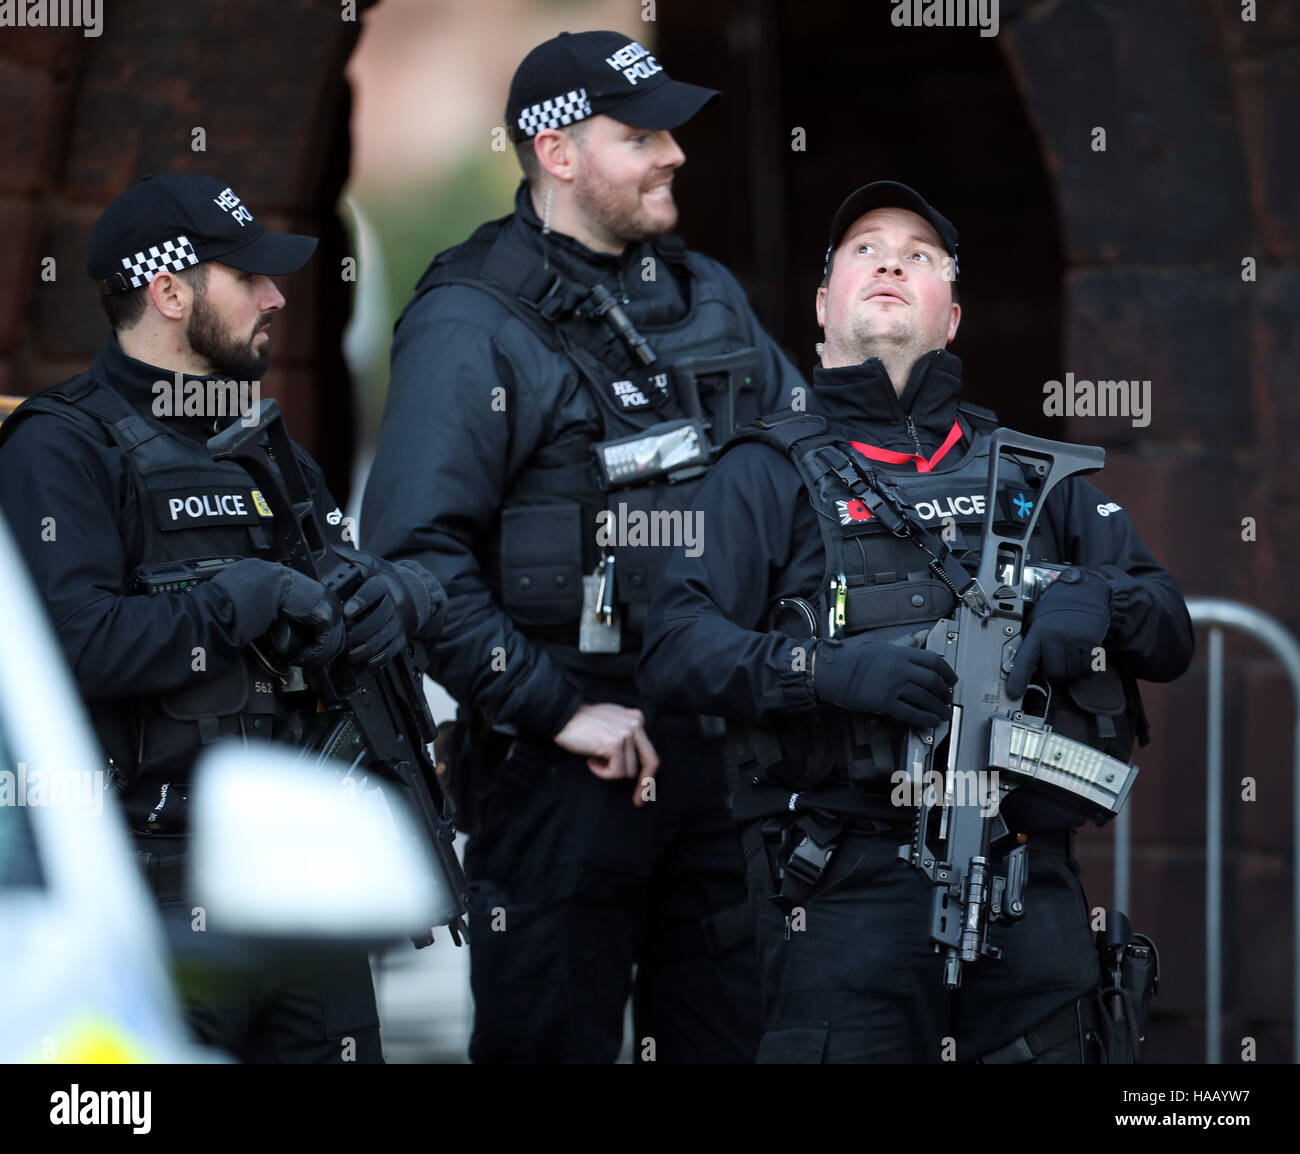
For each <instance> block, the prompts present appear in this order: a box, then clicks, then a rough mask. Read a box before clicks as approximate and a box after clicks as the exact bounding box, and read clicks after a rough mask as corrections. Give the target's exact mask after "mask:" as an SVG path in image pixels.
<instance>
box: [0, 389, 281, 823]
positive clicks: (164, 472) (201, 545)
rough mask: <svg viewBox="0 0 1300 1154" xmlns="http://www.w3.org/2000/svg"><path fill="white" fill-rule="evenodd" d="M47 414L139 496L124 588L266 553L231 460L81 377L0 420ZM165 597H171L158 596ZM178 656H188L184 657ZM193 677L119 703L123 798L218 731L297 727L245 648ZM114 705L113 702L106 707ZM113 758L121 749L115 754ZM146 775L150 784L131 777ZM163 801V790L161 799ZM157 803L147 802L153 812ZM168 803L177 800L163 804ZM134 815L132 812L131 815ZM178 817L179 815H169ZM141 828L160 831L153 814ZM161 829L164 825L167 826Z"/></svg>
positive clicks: (265, 536) (261, 512) (267, 541)
mask: <svg viewBox="0 0 1300 1154" xmlns="http://www.w3.org/2000/svg"><path fill="white" fill-rule="evenodd" d="M35 413H48V414H52V415H55V416H58V417H59V418H60V419H62V420H70V421H72V422H73V423H75V424H77V425H78V426H80V427H81V428H82V429H84V430H85V431H86V432H88V433H90V434H91V435H92V436H94V437H96V438H97V439H98V440H100V441H102V442H103V443H105V444H111V445H116V446H117V447H118V448H119V449H121V450H122V452H123V453H124V454H125V455H126V459H127V461H128V463H129V467H130V469H131V472H132V475H133V478H134V481H135V486H136V492H137V494H138V497H139V500H140V506H141V509H140V512H141V526H142V530H143V534H144V552H143V555H142V556H141V557H140V558H139V561H138V565H137V568H136V570H135V571H134V573H129V574H124V579H125V582H126V586H127V588H128V590H129V591H131V592H132V593H141V592H143V588H142V586H141V577H142V576H143V575H144V574H145V572H146V571H147V570H148V569H149V568H150V567H152V566H157V565H160V564H162V563H165V562H176V561H192V560H197V559H200V558H213V557H221V558H229V559H232V560H233V559H239V558H243V557H262V558H264V559H267V560H274V555H273V549H272V537H271V532H270V528H269V523H270V522H271V521H272V514H271V509H270V507H269V505H267V503H266V501H265V500H264V498H263V496H262V494H261V493H260V492H258V491H257V490H256V489H255V488H254V487H253V483H252V479H251V478H250V477H249V476H248V474H247V473H246V472H245V471H244V470H243V469H242V468H240V467H239V466H238V465H236V464H234V463H233V462H229V461H214V460H213V459H212V458H211V457H210V456H209V455H208V453H207V452H206V450H205V449H204V447H203V446H201V445H196V444H193V443H191V442H189V441H187V440H184V439H183V438H181V437H179V436H176V435H175V434H174V433H171V432H169V431H168V430H167V428H166V427H165V426H164V425H163V424H162V423H160V422H158V421H155V420H153V419H152V418H150V417H148V416H145V415H144V414H142V413H140V412H138V411H137V410H136V409H135V408H133V407H132V406H131V405H130V404H129V403H128V402H127V401H126V400H125V399H124V398H123V397H122V396H121V395H120V394H118V393H117V392H116V391H115V390H114V389H111V388H108V387H106V386H104V385H101V384H99V383H98V382H97V381H95V380H94V378H92V377H91V376H90V375H89V374H82V375H81V376H78V377H74V378H73V379H72V380H70V381H67V382H65V383H64V384H62V385H60V386H58V387H57V388H56V389H51V390H47V391H46V392H44V393H42V394H41V395H40V396H39V397H35V398H33V399H32V400H29V401H27V402H25V403H24V404H23V405H22V406H20V407H19V408H18V409H17V410H15V412H14V415H13V416H11V417H10V418H9V419H8V420H7V421H6V422H5V425H4V433H5V434H10V433H12V432H13V430H14V428H15V427H16V426H17V424H18V423H19V422H20V421H21V420H22V418H23V417H24V416H27V415H31V414H35ZM163 595H164V596H174V595H176V594H163ZM182 595H183V594H182ZM186 656H187V660H188V655H186ZM193 681H194V684H192V685H190V686H187V687H185V688H183V689H178V690H174V691H172V692H170V693H166V694H162V695H159V696H155V697H150V698H134V699H132V698H130V697H129V695H127V696H126V697H125V698H124V699H123V701H122V702H121V703H120V704H121V705H123V706H126V707H128V708H134V710H135V713H136V717H135V731H136V742H137V744H136V749H135V750H134V751H133V754H132V755H130V756H127V757H126V763H125V764H120V765H119V766H118V769H119V770H120V772H121V773H122V775H123V777H124V778H125V780H126V785H127V788H126V793H127V798H126V801H127V808H128V810H134V809H136V808H138V807H136V806H133V805H132V804H131V802H132V795H134V794H136V793H140V794H141V800H146V795H147V800H149V802H150V803H152V801H153V800H158V798H157V795H155V794H154V793H152V792H150V790H152V789H154V788H157V787H158V786H159V785H160V783H162V782H168V783H171V784H172V785H173V786H174V785H175V783H177V782H184V781H186V780H187V779H188V773H189V768H190V764H191V762H192V761H193V759H194V757H195V755H196V754H197V752H198V750H199V748H200V747H201V746H203V745H207V744H209V743H211V742H214V741H216V740H218V739H219V738H222V737H232V736H235V737H241V736H250V737H257V738H269V737H272V736H275V737H281V738H284V739H286V740H290V741H292V740H294V739H295V732H296V731H300V729H301V720H300V717H299V715H298V713H297V712H296V711H295V710H294V709H293V708H292V707H291V706H290V704H289V702H288V700H287V699H286V697H285V695H284V694H283V693H282V692H281V687H280V685H279V683H278V682H277V680H276V678H275V677H273V675H272V674H270V673H269V672H268V671H267V670H266V669H264V668H263V667H262V666H261V665H260V664H258V662H257V661H256V659H255V657H254V656H253V654H252V653H251V652H250V651H249V650H248V649H245V650H244V651H243V660H242V661H240V662H237V663H235V664H234V665H232V666H231V667H230V668H228V669H226V670H225V671H223V672H221V673H211V674H209V673H203V674H196V676H195V677H194V679H193ZM118 704H119V703H117V702H115V703H114V705H115V706H116V705H118ZM117 752H118V753H119V755H124V754H126V752H127V751H117ZM145 779H151V780H152V782H153V783H154V784H153V786H151V787H150V790H144V789H139V790H137V788H136V783H137V782H141V781H143V780H145ZM165 801H166V795H164V796H163V799H162V802H165ZM162 802H160V804H159V805H158V806H156V807H155V809H162V808H163V804H162ZM171 808H172V809H173V810H176V809H177V808H179V807H175V806H173V807H171ZM132 816H133V817H136V818H138V817H140V816H141V815H140V814H135V813H133V814H132ZM177 820H182V819H181V818H180V815H179V814H178V815H177ZM146 821H153V824H152V825H146V826H145V827H144V828H148V829H153V828H161V827H162V826H163V824H165V823H163V822H160V821H157V820H156V818H146ZM166 824H168V826H169V829H170V823H166Z"/></svg>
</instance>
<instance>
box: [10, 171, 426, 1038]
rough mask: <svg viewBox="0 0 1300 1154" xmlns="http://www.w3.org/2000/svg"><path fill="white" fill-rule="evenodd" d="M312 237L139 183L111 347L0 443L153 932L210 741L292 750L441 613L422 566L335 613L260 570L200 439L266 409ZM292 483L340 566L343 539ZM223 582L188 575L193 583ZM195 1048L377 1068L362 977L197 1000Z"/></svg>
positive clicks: (276, 569) (300, 979)
mask: <svg viewBox="0 0 1300 1154" xmlns="http://www.w3.org/2000/svg"><path fill="white" fill-rule="evenodd" d="M315 247H316V240H315V238H313V237H305V236H293V235H288V234H281V233H272V232H267V231H265V230H264V229H263V228H262V226H261V225H260V224H259V223H258V222H257V221H256V219H255V218H254V217H253V215H252V213H251V212H250V210H249V209H248V207H247V206H246V205H244V204H243V203H242V201H241V200H240V198H239V197H238V196H237V195H236V194H235V193H234V192H233V190H232V189H231V188H230V187H229V186H228V185H227V184H225V183H224V182H223V181H220V180H217V179H214V178H212V177H210V176H201V175H192V174H186V175H165V176H155V177H146V178H145V179H144V180H142V181H140V182H139V183H138V184H136V185H135V186H133V187H132V188H130V189H128V190H127V191H126V192H124V193H122V195H121V196H119V197H118V198H117V199H116V200H114V201H113V203H112V204H111V205H109V207H108V208H107V209H106V210H105V212H104V214H103V215H102V216H101V217H100V219H99V221H98V222H97V223H96V225H95V227H94V229H93V231H92V233H91V238H90V244H89V250H88V254H87V264H88V268H89V271H90V275H91V277H92V278H93V279H94V280H95V282H96V283H97V285H98V286H99V288H100V291H101V293H102V294H103V302H104V309H105V312H106V313H107V315H108V319H109V321H110V323H111V324H112V326H113V334H112V336H111V337H110V338H109V339H108V341H107V342H106V343H105V344H104V346H103V348H102V349H101V350H100V351H99V354H98V356H97V357H96V358H95V361H94V364H93V365H92V366H91V368H90V370H89V371H88V372H86V373H83V374H81V375H80V376H77V377H74V378H72V379H71V380H69V381H65V382H63V383H62V384H60V385H56V386H54V387H53V388H51V389H47V390H45V391H44V392H43V393H41V394H39V395H38V396H36V397H34V398H32V399H30V400H28V401H27V402H25V403H24V404H23V405H21V406H20V407H19V408H18V409H17V410H15V412H14V413H13V415H11V416H10V417H9V419H8V420H7V421H6V422H5V423H4V425H3V426H2V427H0V446H2V449H0V505H3V508H4V512H5V515H6V517H7V518H8V521H9V525H10V529H11V530H12V532H13V535H14V539H15V541H16V542H17V544H18V547H19V549H20V550H21V551H22V553H23V555H24V557H25V559H26V561H27V563H28V565H29V567H30V569H31V572H32V575H33V577H34V579H35V582H36V586H37V588H38V589H39V590H40V593H41V595H42V597H43V598H44V601H45V604H46V607H47V609H48V610H49V616H50V620H51V622H52V623H53V625H54V629H55V632H56V634H57V636H58V639H59V642H60V644H61V646H62V648H63V652H64V653H65V655H66V656H67V659H68V662H69V664H70V665H71V667H72V670H73V673H74V675H75V677H76V679H77V683H78V685H79V686H80V689H81V692H82V694H83V695H84V696H85V698H86V701H87V704H88V706H89V709H90V713H91V717H92V720H93V722H94V725H95V728H96V730H97V732H98V735H99V738H100V741H101V742H102V744H103V746H104V750H105V752H106V754H107V755H108V756H109V757H110V758H111V759H112V765H113V767H114V776H115V778H116V780H117V783H118V786H119V792H120V795H121V801H122V804H123V806H124V808H125V811H126V815H127V818H128V821H129V823H130V826H131V831H132V834H133V835H134V838H135V841H136V845H137V848H138V850H139V852H140V854H141V858H142V862H143V864H144V867H145V872H146V876H147V878H148V880H149V883H150V885H151V887H152V889H153V890H154V893H155V895H156V897H157V898H158V900H159V902H160V904H161V905H162V907H163V912H164V914H165V915H166V916H170V917H176V918H183V919H186V920H188V919H189V917H190V911H191V908H192V906H193V902H192V901H191V900H189V895H188V894H187V893H186V892H185V891H184V884H183V874H184V860H185V854H186V844H187V822H186V803H187V800H188V796H189V774H190V768H191V765H192V763H193V761H194V759H195V757H196V756H197V754H198V753H199V751H200V750H201V748H202V747H203V746H205V745H207V744H210V743H212V742H215V741H217V740H218V739H222V738H236V739H240V740H244V741H250V740H252V741H255V740H277V741H284V742H290V743H298V742H299V741H300V740H301V739H302V736H303V729H304V721H305V718H307V717H308V716H310V715H311V714H312V713H314V711H315V707H316V699H315V697H314V695H313V694H312V693H311V692H310V691H309V690H308V689H307V688H306V685H305V681H304V679H303V676H302V671H303V670H304V669H312V668H318V667H322V666H324V665H326V664H328V663H330V662H331V661H333V660H334V659H336V658H337V657H339V655H340V654H341V653H344V652H346V654H347V655H348V658H349V659H350V660H351V661H353V662H356V663H367V662H368V663H371V664H374V665H382V664H384V663H385V662H386V661H388V660H389V659H390V658H391V657H392V656H393V655H394V654H395V653H396V652H398V650H400V649H401V648H402V647H404V646H405V645H406V638H407V635H409V636H410V637H412V638H416V639H419V640H422V641H423V640H430V639H432V637H434V636H435V635H436V632H437V629H438V627H439V626H440V623H441V610H442V600H443V599H442V592H441V589H440V587H439V586H438V583H437V581H436V580H434V578H433V577H432V576H431V575H430V574H429V573H427V572H426V571H424V570H421V569H420V568H419V567H418V566H417V565H415V564H414V563H410V562H407V563H404V564H402V565H399V566H394V565H391V564H389V563H388V562H386V561H383V560H382V559H380V558H378V557H366V556H364V555H361V554H357V553H355V552H354V553H352V554H351V556H353V557H355V558H356V559H357V560H358V563H359V564H362V565H363V566H364V567H365V569H366V571H367V572H368V574H369V576H368V577H367V579H366V580H365V582H364V583H363V584H362V585H361V586H360V587H359V588H358V590H357V592H356V594H355V595H354V596H353V597H352V598H350V599H349V601H348V603H347V604H346V605H343V606H340V605H339V604H338V602H337V600H336V599H335V598H334V596H333V594H332V593H329V592H327V590H326V589H325V588H324V586H322V585H321V584H319V583H318V582H317V581H315V580H313V579H312V578H310V577H307V576H304V575H303V574H300V573H298V572H296V571H294V570H293V569H291V568H289V567H287V566H286V565H283V564H280V563H279V562H278V561H277V560H275V559H274V550H273V541H272V535H271V533H270V531H269V530H270V524H271V523H272V522H273V517H272V513H271V510H270V507H269V505H268V504H267V501H266V498H265V496H264V495H263V494H262V493H261V492H260V491H258V490H257V489H255V488H254V486H253V483H252V479H251V478H250V477H249V475H248V474H247V473H246V472H245V471H244V470H243V469H242V468H241V467H240V466H239V465H237V464H235V463H234V462H231V461H216V460H214V459H213V458H212V456H211V455H210V454H209V452H208V450H207V439H208V438H209V437H211V436H212V435H213V434H214V433H215V432H217V431H220V430H221V429H223V428H225V427H226V426H227V425H228V424H229V423H230V422H232V421H236V420H240V419H241V418H242V415H243V414H244V413H245V412H246V411H248V410H250V409H251V407H252V405H253V404H254V403H255V402H256V401H257V400H258V399H259V395H260V384H259V378H260V376H261V374H262V372H263V370H264V369H265V368H266V365H267V362H268V359H269V357H270V350H271V341H272V337H271V333H272V331H273V329H274V327H275V325H276V318H277V314H278V313H279V311H280V310H281V309H282V308H283V307H284V304H285V298H284V296H283V295H282V294H281V292H280V290H279V289H278V288H277V287H276V285H275V283H274V282H273V281H272V279H271V278H272V277H273V276H280V275H283V274H287V273H291V272H294V271H295V270H297V269H299V268H301V267H302V265H303V264H305V263H306V261H307V260H308V259H309V258H310V256H311V254H312V252H313V251H314V249H315ZM294 449H295V452H296V454H297V456H298V460H299V463H300V464H301V466H302V469H303V472H304V474H305V476H306V478H307V481H308V484H309V486H310V488H311V490H312V493H313V496H314V502H315V506H316V510H317V513H318V516H319V520H320V523H321V525H322V526H325V528H326V529H327V531H328V533H329V534H330V535H331V543H332V544H334V545H335V546H337V547H338V548H340V549H341V550H347V548H348V546H347V545H346V544H345V542H344V539H343V537H342V521H343V518H342V515H341V513H340V512H339V510H338V508H337V506H336V504H335V502H334V501H333V499H332V498H331V497H330V496H329V493H328V492H327V491H326V488H325V484H324V480H323V478H322V476H321V472H320V469H319V468H318V467H317V466H316V464H315V462H313V461H312V460H311V458H310V457H309V456H308V455H307V453H306V452H304V451H303V450H302V449H300V448H298V447H297V446H295V447H294ZM200 560H202V561H211V562H215V563H213V564H208V565H204V566H198V567H195V565H194V562H197V561H200ZM187 997H188V999H189V1004H188V1005H187V1006H186V1016H187V1022H188V1025H189V1028H190V1030H191V1031H192V1033H193V1034H194V1035H195V1037H196V1038H197V1040H199V1041H201V1042H205V1043H209V1044H212V1045H217V1046H220V1047H222V1048H223V1049H226V1050H228V1051H229V1052H231V1053H233V1054H235V1055H237V1056H238V1057H240V1058H242V1059H245V1060H250V1061H330V1062H338V1061H342V1060H343V1055H344V1049H343V1039H344V1038H346V1037H351V1038H353V1039H354V1040H355V1055H354V1057H355V1060H358V1061H382V1053H381V1050H380V1043H379V1022H378V1016H377V1013H376V1010H375V1000H374V991H373V986H372V984H371V978H370V969H369V962H368V960H367V958H366V955H365V953H364V952H357V951H353V952H351V953H348V954H346V955H341V956H340V957H339V959H338V961H337V962H336V963H333V964H331V966H330V968H329V969H328V970H322V971H320V972H317V971H316V970H314V969H312V970H305V969H304V970H302V971H301V972H300V971H299V970H298V969H297V968H296V967H295V966H293V965H291V964H289V963H285V964H283V965H277V966H274V967H272V968H269V969H265V970H263V971H261V972H259V973H258V974H257V975H256V976H255V978H254V979H253V980H252V981H251V983H250V984H249V985H248V987H247V988H244V987H241V988H240V989H239V990H238V991H237V992H236V993H232V994H231V995H230V997H229V998H225V997H221V996H219V995H217V994H203V995H198V994H195V993H193V992H192V991H190V992H187Z"/></svg>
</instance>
